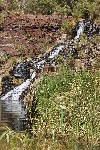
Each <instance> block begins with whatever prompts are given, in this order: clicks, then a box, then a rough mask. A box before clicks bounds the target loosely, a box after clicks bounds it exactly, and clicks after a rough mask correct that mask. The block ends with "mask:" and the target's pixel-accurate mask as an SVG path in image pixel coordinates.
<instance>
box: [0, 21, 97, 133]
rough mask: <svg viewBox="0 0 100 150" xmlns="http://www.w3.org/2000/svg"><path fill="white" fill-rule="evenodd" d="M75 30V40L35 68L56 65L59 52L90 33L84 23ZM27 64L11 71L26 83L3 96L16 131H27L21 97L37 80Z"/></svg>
mask: <svg viewBox="0 0 100 150" xmlns="http://www.w3.org/2000/svg"><path fill="white" fill-rule="evenodd" d="M75 30H77V32H76V31H75V32H76V35H75V37H74V38H73V39H71V40H67V41H65V42H64V43H60V44H57V45H56V46H55V47H54V48H53V49H52V51H50V52H48V53H46V54H45V56H44V57H41V58H39V59H37V60H35V61H32V66H33V68H35V69H37V70H39V69H42V68H43V67H44V65H45V64H48V63H52V64H54V61H53V62H52V61H51V60H53V59H54V58H55V57H56V56H57V55H58V54H59V52H61V51H62V50H63V48H64V47H65V45H71V44H72V43H74V42H77V41H78V39H79V37H80V35H81V34H82V33H83V32H85V33H87V32H88V29H87V24H86V23H84V22H83V21H82V22H79V23H78V26H77V27H76V28H75ZM94 31H95V32H97V28H96V27H95V28H93V33H94ZM91 32H92V31H91ZM70 53H73V48H72V49H70ZM26 64H27V63H23V62H21V63H18V64H17V65H16V66H14V68H13V71H11V73H12V74H13V75H14V76H15V77H20V78H23V79H24V80H25V81H24V82H23V83H22V84H21V85H19V86H17V87H15V88H14V89H13V90H11V91H9V92H8V93H6V94H5V95H4V96H1V101H2V105H3V106H4V109H3V113H7V114H12V115H13V116H14V118H15V121H14V122H13V126H14V128H13V129H14V130H16V131H21V130H24V129H25V127H24V125H22V122H23V121H25V120H26V116H27V112H26V111H25V108H24V107H25V106H24V103H23V102H22V99H21V96H22V94H23V93H24V92H25V90H27V89H28V87H29V86H30V84H31V82H32V81H33V80H35V78H36V72H35V71H34V72H33V73H32V74H31V75H30V71H29V69H26V66H27V65H26ZM52 64H51V65H52Z"/></svg>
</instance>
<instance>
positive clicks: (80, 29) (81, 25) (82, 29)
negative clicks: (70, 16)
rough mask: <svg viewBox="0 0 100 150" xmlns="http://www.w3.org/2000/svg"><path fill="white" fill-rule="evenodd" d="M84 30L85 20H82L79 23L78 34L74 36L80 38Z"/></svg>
mask: <svg viewBox="0 0 100 150" xmlns="http://www.w3.org/2000/svg"><path fill="white" fill-rule="evenodd" d="M83 31H84V23H83V22H80V23H79V29H78V31H77V36H76V37H75V38H74V39H75V40H78V39H79V37H80V35H81V34H82V33H83Z"/></svg>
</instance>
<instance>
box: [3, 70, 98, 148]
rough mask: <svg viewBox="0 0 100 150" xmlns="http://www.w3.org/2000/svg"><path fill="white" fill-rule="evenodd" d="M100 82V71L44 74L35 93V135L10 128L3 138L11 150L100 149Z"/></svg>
mask: <svg viewBox="0 0 100 150" xmlns="http://www.w3.org/2000/svg"><path fill="white" fill-rule="evenodd" d="M99 83H100V73H99V71H80V72H74V71H73V72H72V71H70V70H69V69H67V68H64V69H61V70H60V71H59V73H58V75H55V76H47V75H44V76H43V79H42V80H41V81H40V83H39V85H38V86H37V88H36V93H35V95H36V100H37V101H38V104H37V108H36V109H37V111H38V117H34V118H33V130H32V137H31V138H29V136H28V134H26V133H15V132H14V131H12V130H10V129H7V130H6V132H3V136H2V137H1V139H2V140H4V141H6V142H4V143H5V144H6V143H7V144H8V145H9V146H10V149H11V150H14V149H16V150H27V149H29V150H31V149H33V150H42V149H44V150H48V149H50V150H51V149H53V150H55V149H58V150H63V149H65V150H99V146H100V145H99V140H100V134H99V125H100V123H99V119H100V118H99V100H100V97H99V94H100V91H99ZM7 144H6V145H7ZM3 145H4V144H3Z"/></svg>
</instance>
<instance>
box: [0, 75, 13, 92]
mask: <svg viewBox="0 0 100 150" xmlns="http://www.w3.org/2000/svg"><path fill="white" fill-rule="evenodd" d="M1 85H2V94H3V95H4V94H6V93H7V92H9V91H10V90H12V89H13V82H12V78H11V77H9V76H4V77H3V78H2V80H1Z"/></svg>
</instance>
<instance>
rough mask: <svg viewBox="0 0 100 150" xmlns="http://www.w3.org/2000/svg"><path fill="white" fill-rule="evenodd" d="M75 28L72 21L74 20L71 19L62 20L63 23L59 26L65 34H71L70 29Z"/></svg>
mask: <svg viewBox="0 0 100 150" xmlns="http://www.w3.org/2000/svg"><path fill="white" fill-rule="evenodd" d="M74 26H75V21H74V19H72V20H64V21H63V22H62V25H61V27H62V30H63V31H64V32H65V33H66V32H67V33H71V31H72V28H73V27H74Z"/></svg>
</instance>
